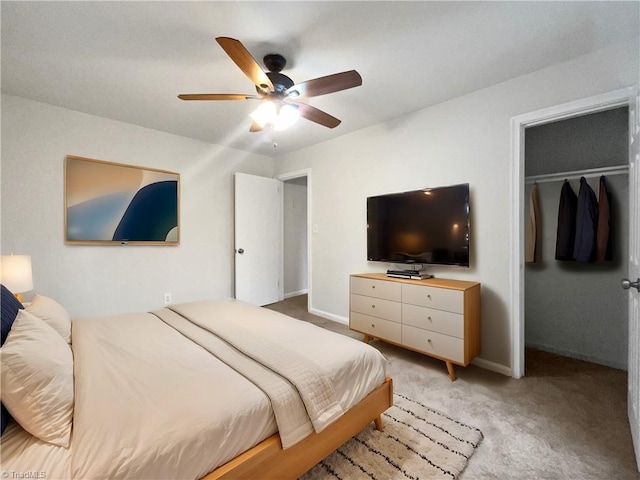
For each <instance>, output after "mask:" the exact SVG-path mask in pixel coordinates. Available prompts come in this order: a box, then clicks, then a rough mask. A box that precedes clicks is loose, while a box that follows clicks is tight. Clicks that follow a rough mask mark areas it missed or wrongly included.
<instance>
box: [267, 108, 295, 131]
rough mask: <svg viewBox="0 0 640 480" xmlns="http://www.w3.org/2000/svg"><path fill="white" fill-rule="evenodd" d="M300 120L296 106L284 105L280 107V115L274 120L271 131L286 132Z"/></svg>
mask: <svg viewBox="0 0 640 480" xmlns="http://www.w3.org/2000/svg"><path fill="white" fill-rule="evenodd" d="M299 118H300V112H299V111H298V107H297V106H296V105H291V104H288V103H286V104H284V105H282V106H281V107H280V113H278V115H277V116H276V117H275V118H274V121H273V122H272V124H273V129H274V130H277V131H282V130H286V129H287V128H289V127H291V126H292V125H293V124H294V123H296V122H297V121H298V119H299Z"/></svg>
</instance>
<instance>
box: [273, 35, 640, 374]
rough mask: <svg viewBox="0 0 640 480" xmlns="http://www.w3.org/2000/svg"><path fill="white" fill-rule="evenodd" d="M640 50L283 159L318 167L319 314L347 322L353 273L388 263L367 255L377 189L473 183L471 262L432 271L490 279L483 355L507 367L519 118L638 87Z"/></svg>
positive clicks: (628, 49) (281, 165) (490, 91)
mask: <svg viewBox="0 0 640 480" xmlns="http://www.w3.org/2000/svg"><path fill="white" fill-rule="evenodd" d="M638 53H639V52H638V46H637V45H636V44H631V43H630V44H624V45H618V46H615V47H612V48H608V49H605V50H601V51H596V52H593V53H591V54H589V55H586V56H584V57H579V58H577V59H574V60H573V61H570V62H566V63H563V64H558V65H555V66H553V67H550V68H547V69H544V70H541V71H538V72H534V73H532V74H529V75H526V76H523V77H520V78H517V79H513V80H510V81H508V82H504V83H502V84H499V85H495V86H493V87H490V88H487V89H484V90H480V91H477V92H475V93H472V94H470V95H467V96H464V97H460V98H457V99H454V100H452V101H449V102H446V103H442V104H440V105H436V106H434V107H431V108H427V109H423V110H420V111H417V112H415V113H414V114H411V115H406V116H403V117H400V118H397V119H395V120H394V121H391V122H388V123H385V124H381V125H376V126H373V127H370V128H367V129H364V130H360V131H357V132H354V133H351V134H347V135H344V136H342V137H339V138H337V139H335V140H332V141H329V142H325V143H322V144H319V145H316V146H313V147H310V148H307V149H305V150H302V151H298V152H295V153H292V154H290V155H287V156H285V157H283V158H281V159H279V161H278V163H277V164H276V169H277V172H276V173H277V174H281V173H286V172H290V171H296V170H301V169H304V168H312V170H313V178H314V188H313V192H312V199H311V202H312V205H313V211H312V217H311V218H309V221H310V222H312V223H313V224H314V225H315V224H317V225H318V233H316V234H313V235H312V239H311V243H312V247H311V249H312V262H311V264H312V265H313V271H312V278H311V285H312V291H311V292H310V293H311V298H312V302H313V303H312V306H311V308H312V310H313V311H315V312H317V313H321V314H325V315H326V316H328V317H331V318H335V317H339V318H342V319H344V320H346V318H347V316H348V292H349V287H348V285H349V283H348V279H349V275H350V274H352V273H357V272H366V271H378V272H380V271H384V270H386V268H388V264H383V263H373V262H367V261H366V232H365V224H366V211H365V199H366V197H367V196H368V195H372V194H379V193H386V192H394V191H401V190H410V189H417V188H421V187H429V186H438V185H450V184H454V183H463V182H469V183H470V186H471V205H472V213H471V222H472V223H471V244H472V246H471V255H472V260H471V261H472V265H471V268H469V269H454V268H433V269H431V272H432V273H434V274H435V275H436V276H441V277H450V278H457V279H468V280H476V281H479V282H481V283H482V316H481V342H482V350H481V355H480V356H481V358H482V360H484V361H485V364H487V365H489V366H493V367H494V368H498V369H500V370H502V371H508V370H509V369H510V367H511V331H510V324H511V319H510V318H509V312H510V310H511V305H510V287H511V285H510V283H509V279H510V261H509V260H510V256H511V252H510V235H511V230H512V228H515V227H514V226H512V225H511V224H510V205H511V203H512V202H514V201H516V202H517V201H518V199H517V198H513V197H512V195H511V193H510V185H511V181H510V162H511V156H510V119H511V117H513V116H515V115H519V114H523V113H526V112H530V111H534V110H538V109H541V108H545V107H549V106H553V105H558V104H561V103H565V102H568V101H571V100H575V99H579V98H584V97H589V96H592V95H595V94H599V93H603V92H607V91H611V90H616V89H619V88H623V87H627V86H630V85H633V84H635V83H636V82H637V81H638ZM365 85H366V80H365ZM365 85H363V88H365ZM426 88H428V86H427V87H426ZM372 101H375V100H372ZM332 113H334V114H337V113H338V112H332ZM338 128H339V127H338Z"/></svg>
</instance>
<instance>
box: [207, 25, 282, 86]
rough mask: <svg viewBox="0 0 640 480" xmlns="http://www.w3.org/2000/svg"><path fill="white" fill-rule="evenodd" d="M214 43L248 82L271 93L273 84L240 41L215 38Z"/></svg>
mask: <svg viewBox="0 0 640 480" xmlns="http://www.w3.org/2000/svg"><path fill="white" fill-rule="evenodd" d="M216 41H217V42H218V43H219V44H220V46H221V47H222V49H223V50H224V51H225V52H227V55H229V57H231V60H233V61H234V62H235V64H236V65H238V67H240V70H242V71H243V72H244V74H245V75H246V76H247V77H249V80H251V81H252V82H253V83H254V84H255V85H256V86H257V87H261V89H262V90H268V91H270V92H273V90H274V88H273V83H271V80H269V77H267V74H266V73H264V71H263V70H262V68H260V65H259V64H258V62H256V61H255V59H254V58H253V57H252V56H251V54H250V53H249V51H248V50H247V49H246V48H245V47H244V45H242V43H240V41H238V40H236V39H235V38H229V37H216Z"/></svg>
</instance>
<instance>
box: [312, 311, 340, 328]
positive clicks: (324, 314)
mask: <svg viewBox="0 0 640 480" xmlns="http://www.w3.org/2000/svg"><path fill="white" fill-rule="evenodd" d="M309 313H312V314H314V315H317V316H318V317H322V318H326V319H327V320H333V321H334V322H337V323H341V324H343V325H349V319H348V318H347V317H341V316H340V315H334V314H333V313H329V312H324V311H322V310H317V309H315V308H310V309H309Z"/></svg>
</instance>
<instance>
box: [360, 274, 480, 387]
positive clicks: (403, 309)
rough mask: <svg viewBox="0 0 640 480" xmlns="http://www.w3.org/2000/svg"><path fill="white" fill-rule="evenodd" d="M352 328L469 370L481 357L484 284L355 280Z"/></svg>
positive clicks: (378, 276) (362, 277)
mask: <svg viewBox="0 0 640 480" xmlns="http://www.w3.org/2000/svg"><path fill="white" fill-rule="evenodd" d="M349 328H351V330H354V331H357V332H360V333H363V334H364V341H365V342H369V341H370V340H371V339H372V338H377V339H379V340H383V341H385V342H388V343H392V344H394V345H399V346H401V347H404V348H407V349H409V350H414V351H416V352H420V353H423V354H425V355H429V356H431V357H434V358H438V359H440V360H443V361H444V362H446V365H447V370H448V372H449V378H451V380H452V381H453V380H455V378H456V376H455V371H454V369H453V365H454V364H455V365H460V366H467V365H468V364H469V363H470V362H471V360H473V359H474V357H475V356H476V355H478V353H480V284H479V283H477V282H468V281H463V280H447V279H443V278H430V279H426V280H409V279H402V278H391V277H387V276H386V274H384V273H363V274H357V275H351V279H350V299H349Z"/></svg>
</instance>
